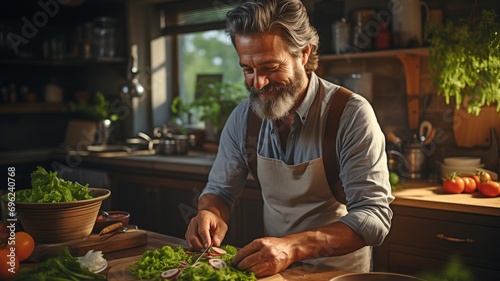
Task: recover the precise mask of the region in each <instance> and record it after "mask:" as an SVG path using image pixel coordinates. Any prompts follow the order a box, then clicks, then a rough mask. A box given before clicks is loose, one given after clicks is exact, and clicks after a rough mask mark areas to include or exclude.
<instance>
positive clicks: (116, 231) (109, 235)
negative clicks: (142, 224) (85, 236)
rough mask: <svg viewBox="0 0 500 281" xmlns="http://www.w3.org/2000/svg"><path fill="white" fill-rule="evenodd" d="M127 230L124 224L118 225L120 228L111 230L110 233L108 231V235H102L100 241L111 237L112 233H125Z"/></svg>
mask: <svg viewBox="0 0 500 281" xmlns="http://www.w3.org/2000/svg"><path fill="white" fill-rule="evenodd" d="M127 230H128V228H127V227H125V226H123V227H120V228H118V229H116V230H115V231H113V232H111V233H108V235H107V236H104V237H102V238H101V240H100V241H106V240H108V239H109V238H111V237H113V236H114V235H116V234H120V233H125V232H127ZM99 235H100V234H99Z"/></svg>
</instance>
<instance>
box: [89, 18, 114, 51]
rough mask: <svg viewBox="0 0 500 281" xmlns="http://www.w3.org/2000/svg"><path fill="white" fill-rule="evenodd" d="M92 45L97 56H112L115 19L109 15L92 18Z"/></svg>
mask: <svg viewBox="0 0 500 281" xmlns="http://www.w3.org/2000/svg"><path fill="white" fill-rule="evenodd" d="M94 24H95V26H94V37H93V40H94V46H95V49H94V51H95V55H96V56H97V57H114V56H115V45H116V34H115V25H116V19H114V18H111V17H100V18H96V19H95V20H94Z"/></svg>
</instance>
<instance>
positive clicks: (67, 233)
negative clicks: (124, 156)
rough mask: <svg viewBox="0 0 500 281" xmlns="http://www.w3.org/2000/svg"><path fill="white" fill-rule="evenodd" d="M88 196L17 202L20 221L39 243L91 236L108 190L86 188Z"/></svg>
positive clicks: (60, 241)
mask: <svg viewBox="0 0 500 281" xmlns="http://www.w3.org/2000/svg"><path fill="white" fill-rule="evenodd" d="M89 193H90V194H91V195H92V196H93V197H94V198H91V199H85V200H79V201H72V202H57V203H23V202H16V211H17V214H18V216H19V220H20V221H21V224H22V226H23V228H24V230H25V231H26V232H28V233H29V234H30V235H31V236H32V237H33V239H34V240H35V241H36V242H39V243H62V242H68V241H72V240H77V239H82V238H85V237H87V236H89V235H90V233H91V232H92V229H93V227H94V224H95V220H96V217H97V215H98V214H99V209H100V208H101V204H102V201H103V200H104V199H106V198H108V197H109V196H110V194H111V191H109V190H108V189H103V188H89Z"/></svg>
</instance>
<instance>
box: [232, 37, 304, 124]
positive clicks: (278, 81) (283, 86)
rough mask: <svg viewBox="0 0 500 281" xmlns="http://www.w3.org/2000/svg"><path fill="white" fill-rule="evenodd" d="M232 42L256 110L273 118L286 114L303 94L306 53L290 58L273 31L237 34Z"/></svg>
mask: <svg viewBox="0 0 500 281" xmlns="http://www.w3.org/2000/svg"><path fill="white" fill-rule="evenodd" d="M235 43H236V51H237V52H238V55H239V59H240V66H241V67H242V69H243V74H244V76H245V86H246V87H247V89H248V91H249V92H250V102H251V103H252V107H253V109H254V111H255V113H256V114H257V115H258V116H259V117H261V118H265V119H274V120H276V119H281V118H283V117H285V116H287V115H288V113H289V112H290V110H291V109H292V108H293V107H294V105H295V103H296V101H297V99H298V98H299V96H300V95H301V94H302V93H305V89H306V87H307V76H306V73H305V69H304V66H303V65H304V64H305V61H307V56H306V55H303V56H301V57H293V56H292V55H291V54H290V53H289V52H288V49H287V48H286V46H285V44H284V42H283V41H282V40H281V38H280V37H279V36H278V35H275V34H267V35H263V36H260V35H255V36H240V35H237V36H236V40H235ZM304 57H306V59H305V60H304Z"/></svg>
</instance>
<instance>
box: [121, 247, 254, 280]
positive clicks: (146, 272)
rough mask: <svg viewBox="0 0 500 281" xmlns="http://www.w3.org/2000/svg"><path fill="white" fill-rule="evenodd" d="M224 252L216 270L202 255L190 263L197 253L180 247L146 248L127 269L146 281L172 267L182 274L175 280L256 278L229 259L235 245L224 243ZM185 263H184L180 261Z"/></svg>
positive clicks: (157, 276) (234, 250)
mask: <svg viewBox="0 0 500 281" xmlns="http://www.w3.org/2000/svg"><path fill="white" fill-rule="evenodd" d="M222 249H224V250H225V251H226V253H225V254H221V255H218V256H217V258H220V259H221V260H223V261H225V262H226V264H227V265H228V266H227V267H224V268H220V269H215V268H213V267H212V266H210V265H209V264H208V262H207V260H208V259H207V258H205V257H203V258H202V259H200V261H198V262H197V263H196V264H193V262H194V261H195V260H196V258H197V257H198V254H199V253H190V252H189V251H186V250H185V249H184V248H183V247H181V246H177V247H176V248H172V247H170V246H168V245H167V246H163V247H162V248H161V249H158V250H148V251H146V252H144V254H143V255H142V258H141V259H140V260H139V261H137V262H136V263H134V264H133V265H131V266H130V267H129V271H130V272H131V273H132V275H134V276H135V277H137V278H139V279H141V280H142V279H147V280H164V279H162V278H161V277H160V276H161V273H162V272H164V271H166V270H169V269H173V268H179V269H181V270H182V271H181V273H180V274H179V275H178V276H177V278H176V280H180V281H188V280H213V281H218V280H242V281H250V280H252V281H253V280H257V278H256V277H255V274H254V273H253V272H244V271H241V270H239V269H237V268H235V267H234V266H233V265H232V263H231V260H232V259H233V257H234V256H235V255H236V252H237V250H236V248H235V247H233V246H230V245H226V246H223V247H222ZM184 263H187V266H186V265H184V266H183V264H184Z"/></svg>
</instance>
